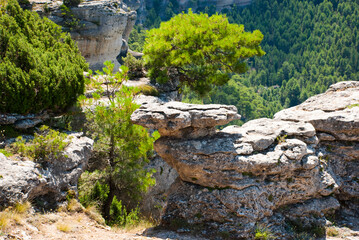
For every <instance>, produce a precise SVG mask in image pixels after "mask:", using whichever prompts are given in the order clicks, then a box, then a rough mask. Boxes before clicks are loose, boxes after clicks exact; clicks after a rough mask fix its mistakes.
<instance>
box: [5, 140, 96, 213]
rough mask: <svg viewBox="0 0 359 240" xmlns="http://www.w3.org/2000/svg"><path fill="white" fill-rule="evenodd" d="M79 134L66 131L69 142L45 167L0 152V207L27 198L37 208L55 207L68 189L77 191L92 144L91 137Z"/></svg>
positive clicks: (64, 198)
mask: <svg viewBox="0 0 359 240" xmlns="http://www.w3.org/2000/svg"><path fill="white" fill-rule="evenodd" d="M81 135H82V134H80V133H77V134H70V135H69V137H68V139H67V141H69V145H68V146H67V147H66V148H65V150H64V151H63V152H61V153H60V156H59V157H58V159H56V161H52V162H47V164H46V166H44V165H41V164H39V163H36V162H34V161H29V160H22V159H21V158H19V157H18V156H16V155H15V156H12V157H6V156H5V155H3V154H2V153H0V163H1V168H0V206H2V207H3V206H7V205H11V204H14V203H17V202H22V201H25V200H30V201H33V203H34V204H35V205H38V206H40V207H41V208H45V209H47V208H52V209H55V208H53V207H56V205H57V204H59V203H61V202H62V201H64V200H66V196H67V194H68V192H69V191H70V190H71V191H74V192H75V193H76V194H77V182H78V179H79V177H80V175H81V173H82V172H83V171H84V170H85V169H86V167H87V163H88V160H89V158H90V156H91V152H92V146H93V140H92V139H89V138H87V137H83V136H81ZM42 210H43V209H42Z"/></svg>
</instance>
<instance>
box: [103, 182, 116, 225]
mask: <svg viewBox="0 0 359 240" xmlns="http://www.w3.org/2000/svg"><path fill="white" fill-rule="evenodd" d="M109 186H110V191H109V193H108V196H107V199H106V201H105V204H104V206H103V215H104V218H105V220H106V221H109V220H111V216H110V209H111V204H112V201H113V198H114V197H115V193H116V185H115V183H114V182H113V180H112V177H111V176H110V179H109Z"/></svg>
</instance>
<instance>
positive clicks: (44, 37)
mask: <svg viewBox="0 0 359 240" xmlns="http://www.w3.org/2000/svg"><path fill="white" fill-rule="evenodd" d="M1 8H2V9H1V11H0V95H1V100H0V112H3V113H4V112H16V113H22V114H23V113H29V112H38V111H42V110H45V109H49V110H53V111H61V110H64V109H65V108H66V107H68V106H71V105H72V104H73V103H75V102H76V99H77V96H78V95H80V94H81V93H83V91H84V76H83V72H84V71H85V70H87V69H88V65H87V63H86V61H85V59H84V58H83V57H82V56H81V54H80V52H79V50H78V47H77V45H76V44H75V42H74V41H73V40H71V37H70V35H69V34H65V33H63V32H61V28H60V27H59V26H58V25H56V24H55V23H53V22H52V21H50V20H49V19H47V18H43V19H41V18H40V17H39V16H38V14H37V13H34V12H30V11H28V10H23V9H21V7H20V6H19V4H18V3H17V1H16V0H9V1H8V3H7V5H6V6H4V7H1Z"/></svg>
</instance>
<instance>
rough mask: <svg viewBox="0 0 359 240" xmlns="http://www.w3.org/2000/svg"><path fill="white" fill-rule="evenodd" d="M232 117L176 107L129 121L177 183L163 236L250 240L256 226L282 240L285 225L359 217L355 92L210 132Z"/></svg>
mask: <svg viewBox="0 0 359 240" xmlns="http://www.w3.org/2000/svg"><path fill="white" fill-rule="evenodd" d="M238 117H239V116H238V115H236V109H235V108H234V107H233V106H224V105H193V104H184V103H179V102H169V103H157V105H153V104H147V105H146V104H144V105H142V107H141V108H140V109H138V110H137V111H136V112H135V113H134V114H133V115H132V120H133V121H134V123H136V124H140V125H142V126H145V127H149V128H152V129H158V130H159V132H161V133H162V136H161V138H159V139H158V140H157V141H156V143H155V150H156V152H157V153H158V154H159V156H161V158H162V159H163V160H165V161H166V162H167V163H168V164H169V165H170V166H171V167H173V168H174V169H175V170H176V171H177V172H178V175H179V178H178V179H177V180H176V182H175V183H174V184H173V185H172V186H171V188H170V189H169V192H168V198H167V206H166V208H165V211H164V214H163V216H162V225H163V226H165V227H166V228H168V227H169V228H173V229H182V230H183V229H185V230H186V231H187V230H188V231H193V232H196V233H200V234H202V235H206V236H213V234H215V235H217V236H221V235H223V234H224V233H225V234H226V236H229V237H230V238H234V239H242V238H243V239H251V238H253V236H254V232H255V229H256V228H257V227H258V224H264V225H266V226H270V227H271V231H272V232H273V233H274V234H276V236H277V237H278V238H279V237H281V238H284V239H288V238H287V237H289V236H292V235H293V233H292V232H291V230H290V229H291V228H290V227H289V226H292V227H293V224H298V225H300V226H301V227H302V228H303V229H306V228H308V229H310V228H313V227H321V226H323V225H324V224H325V221H326V219H325V217H326V216H328V214H332V213H333V212H335V211H337V212H340V211H346V213H348V212H351V213H352V214H354V215H357V214H358V210H357V209H359V208H358V206H357V204H356V203H357V202H358V200H359V181H358V179H359V143H358V141H359V83H358V82H341V83H338V84H335V85H332V86H331V87H330V88H329V90H328V91H327V92H326V93H324V94H320V95H317V96H314V97H312V98H310V99H308V100H307V101H306V102H304V103H303V104H301V105H299V106H297V107H293V108H290V109H286V110H283V111H281V112H279V113H277V114H276V115H275V117H274V119H266V118H262V119H256V120H252V121H249V122H247V123H246V124H244V125H243V126H241V127H238V126H228V127H226V128H224V129H223V130H221V131H218V130H216V129H215V128H214V126H215V125H223V124H226V123H227V122H229V121H231V120H233V119H237V118H238ZM291 224H292V225H291Z"/></svg>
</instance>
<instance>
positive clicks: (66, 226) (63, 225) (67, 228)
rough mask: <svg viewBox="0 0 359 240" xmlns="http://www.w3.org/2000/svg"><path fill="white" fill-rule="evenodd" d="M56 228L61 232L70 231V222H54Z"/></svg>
mask: <svg viewBox="0 0 359 240" xmlns="http://www.w3.org/2000/svg"><path fill="white" fill-rule="evenodd" d="M56 228H57V230H59V231H61V232H65V233H68V232H71V231H72V227H71V226H70V224H68V223H64V222H61V223H58V224H56Z"/></svg>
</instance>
